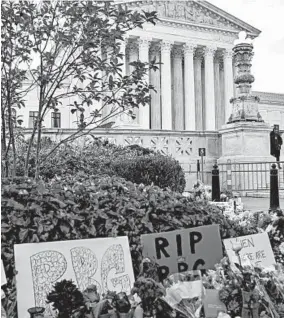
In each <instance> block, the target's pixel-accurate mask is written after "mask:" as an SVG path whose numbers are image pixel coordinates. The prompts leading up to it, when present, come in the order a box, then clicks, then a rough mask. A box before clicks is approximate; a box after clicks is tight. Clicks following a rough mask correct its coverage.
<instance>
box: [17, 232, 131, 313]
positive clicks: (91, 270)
mask: <svg viewBox="0 0 284 318" xmlns="http://www.w3.org/2000/svg"><path fill="white" fill-rule="evenodd" d="M15 262H16V270H17V271H18V275H17V276H16V278H17V281H16V283H17V300H18V317H19V318H26V317H27V318H28V317H29V314H28V312H27V310H28V308H30V307H34V306H39V307H45V308H46V313H47V314H48V315H50V316H51V317H53V316H54V313H53V312H52V309H51V305H47V304H46V295H47V294H48V293H49V292H50V291H51V290H52V288H53V286H54V284H55V283H56V282H58V281H61V280H63V279H67V280H70V279H72V280H73V282H74V283H75V284H76V285H77V286H78V288H79V289H80V290H81V291H84V290H85V289H86V287H88V286H89V285H91V284H94V285H96V286H97V288H98V291H99V292H104V293H105V292H107V291H108V290H111V291H117V292H120V291H124V292H126V293H130V291H131V288H132V286H133V283H134V275H133V269H132V261H131V255H130V251H129V243H128V238H127V237H116V238H97V239H87V240H73V241H60V242H48V243H33V244H19V245H15Z"/></svg>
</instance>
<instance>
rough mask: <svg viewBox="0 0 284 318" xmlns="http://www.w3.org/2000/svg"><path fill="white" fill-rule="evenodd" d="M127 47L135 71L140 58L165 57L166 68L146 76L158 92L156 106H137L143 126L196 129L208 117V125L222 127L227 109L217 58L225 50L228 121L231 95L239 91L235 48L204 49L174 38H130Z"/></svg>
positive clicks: (125, 60) (153, 103)
mask: <svg viewBox="0 0 284 318" xmlns="http://www.w3.org/2000/svg"><path fill="white" fill-rule="evenodd" d="M137 44H138V50H137ZM121 49H122V51H123V53H124V58H123V63H124V65H125V67H124V69H125V72H126V73H128V74H129V73H130V72H131V67H130V66H129V65H128V63H129V62H132V61H136V60H138V59H139V60H140V61H142V62H148V61H149V59H150V60H153V59H154V58H156V61H157V62H161V66H160V71H156V72H154V71H151V72H150V74H147V76H146V78H145V80H147V81H150V82H151V84H152V85H153V86H154V87H155V88H156V90H157V92H152V100H151V107H149V106H144V107H140V108H139V110H137V114H136V118H137V123H138V124H139V126H141V127H142V128H143V129H149V128H152V129H163V130H172V129H173V128H174V129H175V130H190V131H194V130H201V129H200V128H201V127H200V124H199V125H198V123H200V122H204V123H205V127H203V129H204V130H216V126H217V125H216V121H215V118H216V112H217V113H220V111H222V110H221V109H220V107H221V104H222V102H221V94H220V91H221V87H220V85H221V81H220V74H219V67H218V66H217V65H218V63H214V61H215V56H216V54H217V52H218V54H219V55H220V53H222V59H223V65H224V88H223V90H224V101H225V110H224V112H225V114H224V117H225V120H228V118H229V116H230V113H231V109H230V103H229V100H230V98H231V97H233V96H234V84H233V63H232V52H231V50H224V49H223V50H222V49H221V50H220V49H218V50H217V47H213V46H212V47H205V48H204V47H200V46H198V45H197V44H196V43H191V42H189V43H185V44H184V45H182V46H181V45H179V46H175V45H174V44H173V43H172V42H169V41H162V42H159V43H152V41H151V40H150V39H145V38H139V39H138V40H137V41H135V42H129V43H128V45H127V42H126V41H125V42H123V43H122V45H121ZM126 56H127V58H125V57H126ZM202 63H204V74H203V75H202ZM183 74H184V76H183ZM172 76H173V81H172ZM203 78H204V83H202V79H203ZM172 85H173V87H172ZM172 88H173V89H172ZM218 92H219V93H218ZM203 97H205V100H204V101H203ZM203 104H204V106H205V107H203ZM202 109H204V111H205V114H203V112H202ZM204 119H205V120H204ZM223 124H224V123H223ZM173 126H174V127H173Z"/></svg>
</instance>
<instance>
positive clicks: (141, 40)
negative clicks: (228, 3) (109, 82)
mask: <svg viewBox="0 0 284 318" xmlns="http://www.w3.org/2000/svg"><path fill="white" fill-rule="evenodd" d="M115 2H117V3H122V1H115ZM125 2H127V3H128V6H129V7H130V8H132V9H137V10H142V9H143V10H145V11H147V10H149V11H157V12H158V17H159V21H158V22H157V24H156V25H155V26H154V25H150V24H147V25H145V26H144V27H143V29H135V30H132V31H131V32H129V34H128V35H127V37H126V38H125V42H124V45H123V46H122V50H123V53H125V58H124V60H123V63H124V67H123V72H125V74H128V73H129V72H130V71H131V67H130V66H129V63H130V62H132V61H136V60H138V59H139V60H141V61H142V62H145V61H149V60H153V59H154V57H155V58H156V61H158V62H161V63H162V64H161V66H160V70H159V71H156V72H150V74H149V78H148V80H149V81H150V83H151V84H153V85H154V86H155V88H156V90H157V92H156V93H155V92H152V100H151V105H149V106H145V107H140V109H139V110H137V114H136V119H135V120H130V119H129V118H128V116H120V118H117V120H116V123H115V125H114V126H113V127H112V128H111V129H107V130H106V129H99V130H96V131H95V132H94V135H96V136H98V137H106V138H108V139H109V140H110V142H113V143H115V144H121V145H130V144H139V145H141V146H143V147H148V148H151V149H155V150H158V151H161V152H162V153H164V154H168V155H172V156H173V157H175V158H176V159H178V160H179V161H180V162H181V164H182V165H183V167H184V170H185V172H186V175H187V181H188V187H189V188H190V187H191V184H192V182H193V181H194V180H196V162H197V159H200V158H199V156H198V148H200V147H204V148H206V157H205V169H207V171H210V170H211V169H212V164H213V162H214V161H216V160H217V159H219V158H220V157H221V156H222V138H221V137H220V129H222V126H224V125H225V124H226V123H227V121H228V118H229V117H230V115H231V112H232V105H231V103H230V99H231V98H233V97H235V96H236V87H235V86H236V85H235V84H234V76H235V72H236V68H235V64H234V57H233V51H232V48H233V47H234V41H235V40H236V39H237V38H238V34H239V32H240V31H245V32H246V33H247V35H248V37H249V38H250V39H255V38H256V37H257V36H258V35H259V34H260V32H261V31H260V30H258V29H256V28H255V27H253V26H251V25H249V24H247V23H246V22H244V21H241V20H240V19H238V18H237V17H235V16H232V15H230V14H229V13H227V12H225V11H223V10H222V9H220V8H217V7H216V6H214V5H212V4H211V3H210V2H209V1H193V0H191V1H186V0H185V1H163V0H157V1H155V0H152V1H148V0H141V1H123V3H125ZM253 94H254V95H257V96H258V97H259V98H260V102H259V113H260V114H261V116H262V118H263V119H264V121H265V122H266V123H268V124H269V125H270V126H272V125H274V124H278V125H279V126H280V130H284V94H274V93H267V92H253ZM35 98H36V95H35V94H31V95H30V96H29V100H28V102H27V103H26V105H27V106H26V108H25V110H24V111H22V115H23V120H24V126H25V127H29V126H30V127H31V125H32V124H33V120H34V117H35V116H36V106H35V105H33V103H34V100H35ZM74 116H75V115H72V114H71V113H70V109H69V108H68V107H64V106H62V107H61V108H60V111H59V112H57V113H49V114H47V116H46V118H45V119H44V126H45V129H44V134H46V135H48V136H52V137H54V138H57V136H58V135H60V136H61V137H62V136H65V135H68V134H69V133H70V132H71V131H74V130H75V129H76V118H75V117H74ZM252 142H253V141H252ZM267 155H268V154H267ZM271 161H273V158H272V157H271Z"/></svg>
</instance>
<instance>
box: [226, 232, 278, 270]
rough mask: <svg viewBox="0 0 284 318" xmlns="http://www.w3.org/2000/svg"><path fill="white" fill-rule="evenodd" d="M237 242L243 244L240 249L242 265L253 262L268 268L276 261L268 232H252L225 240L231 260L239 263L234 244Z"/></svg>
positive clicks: (255, 264)
mask: <svg viewBox="0 0 284 318" xmlns="http://www.w3.org/2000/svg"><path fill="white" fill-rule="evenodd" d="M236 243H240V244H241V246H242V249H241V251H240V258H241V263H242V265H249V264H252V265H254V266H263V267H265V268H268V267H271V266H273V265H274V264H275V263H276V262H275V258H274V254H273V251H272V248H271V245H270V241H269V237H268V235H267V233H259V234H252V235H246V236H240V237H235V238H230V239H226V240H224V245H225V248H226V251H227V253H228V256H229V259H230V261H231V262H234V263H237V264H239V260H238V257H237V255H236V253H235V252H234V251H233V246H234V244H236Z"/></svg>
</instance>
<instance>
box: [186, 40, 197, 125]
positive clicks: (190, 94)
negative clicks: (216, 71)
mask: <svg viewBox="0 0 284 318" xmlns="http://www.w3.org/2000/svg"><path fill="white" fill-rule="evenodd" d="M195 48H196V45H195V44H192V43H186V44H185V45H184V117H185V130H195V128H196V125H195V85H194V63H193V56H194V51H195Z"/></svg>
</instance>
